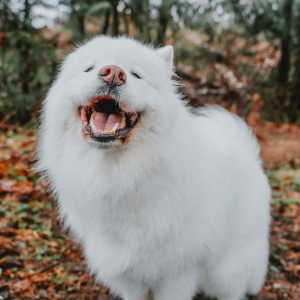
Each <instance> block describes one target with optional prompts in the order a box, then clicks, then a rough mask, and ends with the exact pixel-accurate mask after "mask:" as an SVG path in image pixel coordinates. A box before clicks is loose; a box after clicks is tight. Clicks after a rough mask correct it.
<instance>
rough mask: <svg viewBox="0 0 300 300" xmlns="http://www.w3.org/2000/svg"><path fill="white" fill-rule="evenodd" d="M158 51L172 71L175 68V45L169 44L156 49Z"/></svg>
mask: <svg viewBox="0 0 300 300" xmlns="http://www.w3.org/2000/svg"><path fill="white" fill-rule="evenodd" d="M156 53H157V54H158V55H159V56H160V57H161V58H162V59H163V60H164V61H165V62H166V63H167V65H168V67H169V69H170V71H172V70H173V60H174V49H173V46H171V45H167V46H164V47H161V48H158V49H157V50H156Z"/></svg>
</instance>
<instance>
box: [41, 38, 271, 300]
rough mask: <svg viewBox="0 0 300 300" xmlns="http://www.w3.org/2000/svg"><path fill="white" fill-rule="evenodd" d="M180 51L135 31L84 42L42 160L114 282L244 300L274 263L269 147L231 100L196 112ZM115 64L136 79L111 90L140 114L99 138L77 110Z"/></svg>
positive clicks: (65, 73)
mask: <svg viewBox="0 0 300 300" xmlns="http://www.w3.org/2000/svg"><path fill="white" fill-rule="evenodd" d="M97 51H98V52H97ZM171 61H172V51H171V48H170V47H165V48H162V49H159V50H154V49H151V48H147V47H145V46H143V45H140V44H138V43H137V42H135V41H132V40H128V39H125V38H119V39H110V38H105V37H100V38H97V39H94V40H92V41H91V42H89V43H88V44H86V45H85V46H83V47H81V48H79V49H77V50H76V51H75V52H74V53H73V54H71V56H70V57H68V58H67V60H66V62H65V64H64V65H63V68H62V72H61V74H60V75H59V76H58V79H57V81H56V82H55V83H54V85H53V87H52V89H51V90H50V92H49V95H48V97H47V100H46V102H45V106H44V118H43V123H42V130H41V141H40V151H39V157H40V169H41V170H44V171H46V172H47V175H48V177H49V178H50V180H51V182H52V185H53V188H54V190H55V192H56V193H57V196H58V199H59V205H60V211H61V214H62V216H64V217H65V220H66V223H67V225H69V226H70V227H71V229H72V230H73V232H74V233H75V234H76V236H77V237H78V238H79V240H80V241H81V242H82V244H83V247H84V252H85V255H86V257H87V259H88V261H89V265H90V267H91V269H92V271H94V272H95V273H96V275H97V278H98V279H99V280H100V281H101V282H103V283H104V284H106V285H107V286H108V287H110V288H111V290H112V292H114V293H116V294H118V295H120V296H122V297H123V298H124V299H125V300H144V299H147V297H148V295H149V291H151V294H152V295H153V298H154V299H155V300H171V299H172V300H191V299H192V297H193V296H194V295H195V294H196V293H197V292H198V291H204V292H205V293H206V294H208V295H210V296H213V297H218V300H240V299H242V297H243V296H245V295H246V294H247V293H250V294H254V293H257V292H258V291H259V289H260V288H261V286H262V284H263V282H264V278H265V274H266V269H267V258H268V231H269V222H270V217H269V199H270V190H269V186H268V184H267V181H266V178H265V176H264V174H263V171H262V168H261V164H260V160H259V157H258V156H259V149H258V145H257V143H256V141H255V138H254V137H253V136H252V134H251V132H250V130H249V129H248V128H247V126H246V125H245V124H244V123H243V121H241V120H240V119H239V118H237V117H235V116H233V115H231V114H230V113H228V112H226V111H225V110H223V109H221V108H213V107H211V108H203V109H201V110H200V111H199V114H198V115H194V114H191V113H190V112H188V110H187V109H186V107H184V105H183V103H182V102H181V101H180V100H179V96H178V95H177V94H176V93H175V92H174V87H173V84H172V82H171V79H170V78H171V74H172V62H171ZM112 63H113V64H116V65H117V66H120V67H121V68H122V69H120V70H121V71H122V72H124V73H125V74H126V76H127V77H124V78H126V82H125V79H124V78H123V77H121V75H120V80H121V79H122V80H123V79H124V81H122V80H121V81H120V82H121V84H120V85H119V86H116V87H115V90H114V89H112V90H111V89H110V88H111V86H110V87H109V88H108V90H109V93H112V94H113V95H117V96H116V97H118V101H120V102H121V104H122V102H124V105H126V106H127V107H129V108H130V111H133V110H134V111H138V112H141V117H140V120H139V121H138V122H137V125H136V126H135V127H134V129H132V130H131V131H130V134H129V135H128V136H127V135H126V137H124V138H122V139H117V140H113V142H109V143H107V142H106V141H105V142H100V143H98V141H99V139H98V141H95V140H94V139H92V138H91V137H90V136H88V137H87V136H86V135H87V134H85V135H84V134H82V130H81V127H82V122H80V119H79V117H78V115H77V113H76V111H77V108H78V106H79V107H82V105H84V103H85V102H86V101H87V100H88V99H89V98H92V97H95V95H99V94H100V95H101V93H102V95H103V94H107V93H108V92H107V90H105V89H106V86H105V82H103V81H104V80H106V79H105V78H104V77H103V76H104V75H105V72H104V73H103V74H104V75H103V74H102V75H101V76H102V77H103V78H102V80H101V78H100V79H99V76H98V75H97V74H98V70H99V69H100V68H102V67H103V66H105V65H107V64H112ZM90 64H92V65H93V68H92V70H91V72H90V71H86V72H83V71H84V69H85V68H88V69H87V70H89V65H90ZM131 68H135V70H138V71H139V75H138V76H139V77H141V78H139V77H137V76H135V75H136V74H135V72H136V71H134V72H133V71H132V70H131ZM110 71H111V70H110ZM118 74H119V73H118ZM141 74H142V75H141ZM123 75H124V74H123ZM123 75H122V76H123ZM105 76H106V75H105ZM134 76H135V77H134ZM102 98H103V97H102ZM102 98H101V99H102ZM105 101H106V100H105ZM107 101H108V100H107ZM89 105H90V104H89ZM89 107H91V106H89ZM101 109H102V110H103V108H101ZM98 110H99V109H98ZM97 113H98V112H96V113H95V116H96V117H97ZM102 113H103V112H102V111H101V113H100V114H102ZM105 113H107V112H105ZM122 113H123V112H122ZM100 114H99V113H98V116H100ZM114 115H115V116H116V115H117V112H114ZM96 117H95V118H96ZM84 120H85V119H84ZM102 131H103V130H102ZM88 132H89V133H90V131H88ZM104 133H105V132H104ZM104 136H105V134H104ZM105 137H106V136H105ZM101 138H102V139H103V132H102V135H101ZM101 141H102V140H101Z"/></svg>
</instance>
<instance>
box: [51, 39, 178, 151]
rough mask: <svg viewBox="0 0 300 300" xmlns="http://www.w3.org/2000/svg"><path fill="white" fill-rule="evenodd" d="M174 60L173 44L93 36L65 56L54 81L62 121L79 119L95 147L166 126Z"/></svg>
mask: <svg viewBox="0 0 300 300" xmlns="http://www.w3.org/2000/svg"><path fill="white" fill-rule="evenodd" d="M172 61H173V49H172V47H171V46H166V47H163V48H160V49H152V48H150V47H147V46H144V45H142V44H140V43H138V42H136V41H134V40H130V39H126V38H117V39H114V38H108V37H98V38H95V39H93V40H92V41H90V42H88V43H87V44H85V45H83V46H81V47H79V48H77V49H76V50H75V51H74V52H73V53H71V54H70V55H69V56H68V57H67V58H66V60H65V62H64V63H63V65H62V70H61V72H60V74H59V76H58V79H57V82H56V84H55V86H54V89H56V92H55V93H54V94H55V97H57V98H59V99H56V100H53V101H57V102H59V103H60V105H61V110H62V111H63V112H64V113H65V114H66V116H65V122H66V123H68V122H76V123H77V124H79V123H80V127H81V135H82V136H83V138H84V139H85V140H86V142H88V143H90V144H91V145H93V146H95V145H96V146H97V147H98V148H112V147H119V146H122V145H126V144H128V143H130V141H131V140H132V139H134V138H139V137H141V136H142V135H144V134H145V131H148V132H149V131H152V132H159V131H163V130H167V128H168V127H169V126H170V124H171V122H172V102H173V101H174V102H175V101H176V100H175V99H174V88H173V84H172V80H171V76H172V68H173V63H172ZM50 101H51V99H50ZM74 116H75V117H74ZM68 125H69V127H70V126H72V127H74V126H76V125H75V124H68Z"/></svg>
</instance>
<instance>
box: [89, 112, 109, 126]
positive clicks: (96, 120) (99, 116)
mask: <svg viewBox="0 0 300 300" xmlns="http://www.w3.org/2000/svg"><path fill="white" fill-rule="evenodd" d="M106 120H107V115H106V114H104V113H101V112H93V114H92V122H93V124H94V125H95V127H96V129H97V130H99V131H103V130H104V128H105V123H106Z"/></svg>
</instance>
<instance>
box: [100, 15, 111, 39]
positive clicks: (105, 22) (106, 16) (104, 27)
mask: <svg viewBox="0 0 300 300" xmlns="http://www.w3.org/2000/svg"><path fill="white" fill-rule="evenodd" d="M109 20H110V11H109V10H107V11H106V12H105V19H104V24H103V28H102V33H103V34H107V32H108V28H109Z"/></svg>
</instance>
